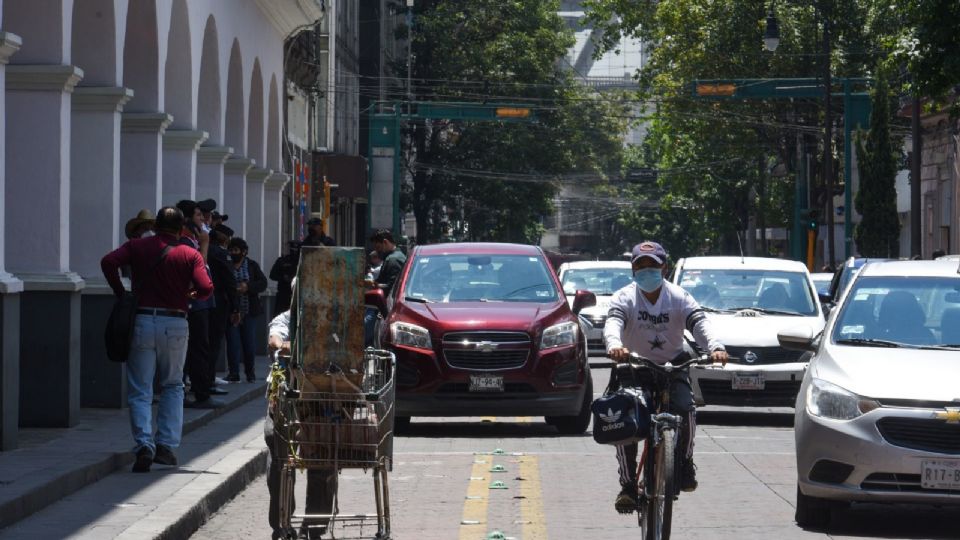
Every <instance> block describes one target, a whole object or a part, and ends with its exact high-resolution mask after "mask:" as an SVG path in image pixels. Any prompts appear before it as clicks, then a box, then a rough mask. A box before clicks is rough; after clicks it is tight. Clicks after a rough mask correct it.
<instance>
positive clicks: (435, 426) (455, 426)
mask: <svg viewBox="0 0 960 540" xmlns="http://www.w3.org/2000/svg"><path fill="white" fill-rule="evenodd" d="M397 436H398V437H429V438H437V437H451V438H470V439H474V438H476V439H495V438H503V437H511V438H518V439H525V438H543V437H590V432H589V431H587V432H585V433H584V434H583V435H561V434H560V433H558V432H557V430H556V429H555V428H554V427H552V426H548V425H547V424H546V423H544V421H543V420H537V421H533V422H481V421H469V422H451V421H449V420H441V419H436V420H431V419H426V420H419V419H417V420H414V421H413V422H411V423H410V427H408V428H406V429H404V430H403V431H402V432H400V433H398V434H397Z"/></svg>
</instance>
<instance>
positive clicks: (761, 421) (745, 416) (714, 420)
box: [697, 409, 793, 427]
mask: <svg viewBox="0 0 960 540" xmlns="http://www.w3.org/2000/svg"><path fill="white" fill-rule="evenodd" d="M697 424H699V425H711V426H757V427H793V412H792V411H791V412H789V413H787V412H779V411H776V412H775V411H734V410H722V411H714V410H709V409H707V410H704V409H697Z"/></svg>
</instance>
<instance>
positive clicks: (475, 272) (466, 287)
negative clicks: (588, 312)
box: [403, 255, 559, 303]
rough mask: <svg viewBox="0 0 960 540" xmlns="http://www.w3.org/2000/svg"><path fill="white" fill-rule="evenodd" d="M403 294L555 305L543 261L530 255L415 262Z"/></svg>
mask: <svg viewBox="0 0 960 540" xmlns="http://www.w3.org/2000/svg"><path fill="white" fill-rule="evenodd" d="M403 295H404V296H405V297H406V298H408V299H411V300H415V301H421V302H540V303H548V302H555V301H557V299H558V298H559V294H558V291H557V288H556V285H555V283H554V281H553V277H552V276H551V273H550V271H549V269H548V268H547V265H546V264H545V262H544V260H543V259H542V258H540V257H531V256H528V255H433V256H424V257H418V258H417V259H416V260H414V261H413V265H412V267H411V269H410V277H409V278H408V279H407V283H406V285H405V286H404V289H403Z"/></svg>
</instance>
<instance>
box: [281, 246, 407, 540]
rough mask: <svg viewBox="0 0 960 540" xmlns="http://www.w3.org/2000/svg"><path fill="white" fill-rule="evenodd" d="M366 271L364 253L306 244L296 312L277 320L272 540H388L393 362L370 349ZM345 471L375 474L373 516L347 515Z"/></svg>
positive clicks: (294, 306) (295, 294) (384, 353)
mask: <svg viewBox="0 0 960 540" xmlns="http://www.w3.org/2000/svg"><path fill="white" fill-rule="evenodd" d="M364 270H365V257H364V252H363V250H361V249H351V248H326V247H311V248H308V247H305V248H303V251H302V252H301V259H300V265H299V269H298V272H297V276H298V277H297V279H296V280H295V286H294V287H293V289H294V292H293V297H294V298H293V302H292V303H291V309H290V310H289V311H287V312H284V313H281V314H280V315H278V316H277V317H276V318H275V319H274V320H273V321H272V322H271V324H270V341H269V347H270V350H271V352H274V353H275V358H276V362H275V363H274V367H273V369H272V371H271V381H270V384H269V386H268V395H267V399H268V418H267V421H266V425H265V438H266V440H267V445H268V447H269V448H270V457H271V463H270V468H269V472H268V477H267V485H268V487H269V489H270V511H269V520H270V526H271V527H272V528H273V530H274V538H297V537H298V534H299V537H300V538H320V537H321V536H324V535H326V534H327V533H329V535H330V536H329V538H341V539H346V538H358V539H359V538H376V539H386V538H389V537H390V503H389V491H388V483H387V472H388V470H389V469H390V468H391V465H392V463H391V462H392V457H393V456H392V453H393V405H394V369H395V368H394V364H395V360H394V357H393V355H392V354H391V353H389V352H387V351H381V350H376V349H364V348H363V316H364V286H363V279H364ZM342 469H362V470H364V471H367V470H369V471H371V476H372V479H373V491H374V497H373V499H374V503H375V512H374V513H345V512H341V511H340V508H339V504H338V498H337V486H338V483H337V477H338V474H339V472H340V471H341V470H342ZM298 470H300V471H306V476H307V497H306V505H305V507H304V508H305V513H304V514H295V513H294V510H295V507H296V504H295V497H294V482H295V479H296V474H297V471H298Z"/></svg>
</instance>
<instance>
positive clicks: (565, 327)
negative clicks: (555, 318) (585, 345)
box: [540, 322, 577, 350]
mask: <svg viewBox="0 0 960 540" xmlns="http://www.w3.org/2000/svg"><path fill="white" fill-rule="evenodd" d="M576 342H577V323H575V322H565V323H560V324H555V325H553V326H551V327H549V328H547V329H546V330H544V331H543V337H542V338H540V349H541V350H542V349H553V348H555V347H563V346H564V345H573V344H575V343H576Z"/></svg>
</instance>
